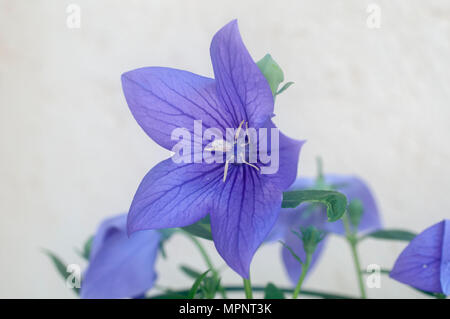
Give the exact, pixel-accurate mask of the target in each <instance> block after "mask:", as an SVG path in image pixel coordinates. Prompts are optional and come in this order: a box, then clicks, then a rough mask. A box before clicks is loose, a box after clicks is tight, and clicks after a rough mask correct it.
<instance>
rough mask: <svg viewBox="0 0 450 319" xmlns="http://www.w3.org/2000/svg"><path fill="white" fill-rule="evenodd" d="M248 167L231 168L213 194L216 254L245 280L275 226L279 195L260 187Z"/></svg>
mask: <svg viewBox="0 0 450 319" xmlns="http://www.w3.org/2000/svg"><path fill="white" fill-rule="evenodd" d="M260 176H261V175H260V174H259V173H258V172H257V171H256V170H255V169H254V168H251V167H247V166H232V167H231V170H229V172H228V177H227V182H226V183H223V186H222V188H221V190H220V191H219V192H218V193H216V197H215V199H214V208H213V210H212V211H211V231H212V235H213V239H214V244H215V246H216V248H217V251H218V252H219V254H220V255H221V256H222V257H223V259H224V260H225V261H226V262H227V264H228V265H229V266H230V267H231V268H232V269H234V270H235V271H236V272H237V273H238V274H239V275H241V276H242V277H244V278H248V276H249V271H250V262H251V260H252V258H253V255H254V254H255V252H256V250H257V249H258V247H259V246H260V244H261V243H262V242H263V240H264V238H265V237H266V236H267V234H268V233H269V232H270V230H271V228H272V226H273V225H274V223H275V221H276V219H277V216H278V212H279V210H280V207H281V200H282V193H281V191H280V190H279V189H278V188H277V187H276V186H274V185H271V184H269V183H266V184H263V182H262V180H261V178H260Z"/></svg>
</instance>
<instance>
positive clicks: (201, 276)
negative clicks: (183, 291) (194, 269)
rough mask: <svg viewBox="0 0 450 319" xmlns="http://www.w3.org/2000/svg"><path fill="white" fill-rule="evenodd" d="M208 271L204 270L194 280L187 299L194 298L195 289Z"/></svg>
mask: <svg viewBox="0 0 450 319" xmlns="http://www.w3.org/2000/svg"><path fill="white" fill-rule="evenodd" d="M209 271H210V269H208V270H207V271H205V272H204V273H203V274H201V275H200V276H199V277H198V278H197V279H196V280H195V281H194V284H193V285H192V287H191V290H189V293H188V296H187V299H194V297H195V295H196V294H197V290H198V288H199V287H200V284H201V283H202V281H203V279H205V277H206V275H207V274H208V273H209Z"/></svg>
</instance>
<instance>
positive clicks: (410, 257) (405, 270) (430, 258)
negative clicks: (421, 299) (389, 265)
mask: <svg viewBox="0 0 450 319" xmlns="http://www.w3.org/2000/svg"><path fill="white" fill-rule="evenodd" d="M390 277H391V278H394V279H395V280H398V281H400V282H402V283H404V284H407V285H410V286H412V287H415V288H417V289H421V290H424V291H429V292H435V293H443V294H445V295H450V220H448V219H445V220H443V221H441V222H439V223H437V224H435V225H433V226H431V227H429V228H427V229H425V230H424V231H423V232H422V233H420V234H419V235H417V237H415V238H414V239H413V240H412V241H411V242H410V243H409V245H408V246H406V248H405V249H404V250H403V251H402V253H401V254H400V256H399V257H398V258H397V261H396V262H395V265H394V268H393V269H392V271H391V273H390Z"/></svg>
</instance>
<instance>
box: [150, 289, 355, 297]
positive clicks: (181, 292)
mask: <svg viewBox="0 0 450 319" xmlns="http://www.w3.org/2000/svg"><path fill="white" fill-rule="evenodd" d="M223 288H224V289H225V290H226V291H228V292H240V291H244V290H245V289H244V287H242V286H224V287H223ZM278 289H280V290H281V291H282V292H284V293H289V294H290V293H293V292H294V290H293V289H292V288H280V287H278ZM252 290H253V291H258V292H264V290H265V287H263V286H252ZM189 291H190V289H182V290H176V291H175V290H167V292H165V293H162V294H158V295H154V296H151V297H149V298H150V299H173V297H175V296H176V297H179V298H186V297H185V296H186V295H187V294H188V293H189ZM300 295H305V296H311V297H320V298H324V299H354V298H355V297H352V296H345V295H336V294H331V293H327V292H322V291H316V290H307V289H303V290H301V291H300Z"/></svg>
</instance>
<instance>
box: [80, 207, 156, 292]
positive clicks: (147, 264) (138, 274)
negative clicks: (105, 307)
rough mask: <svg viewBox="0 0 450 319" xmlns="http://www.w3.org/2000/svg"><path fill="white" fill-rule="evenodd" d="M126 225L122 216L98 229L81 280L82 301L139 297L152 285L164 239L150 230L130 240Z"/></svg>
mask: <svg viewBox="0 0 450 319" xmlns="http://www.w3.org/2000/svg"><path fill="white" fill-rule="evenodd" d="M126 223H127V215H126V214H123V215H119V216H117V217H113V218H109V219H107V220H105V221H104V222H103V223H102V224H101V225H100V227H99V228H98V230H97V233H96V234H95V237H94V240H93V243H92V249H91V253H90V256H89V265H88V268H87V270H86V272H85V274H84V275H83V278H82V279H83V280H82V283H81V298H89V299H100V298H108V299H110V298H131V297H138V296H142V295H144V294H145V292H146V291H148V290H149V289H150V288H151V287H152V286H153V284H154V282H155V279H156V273H155V270H154V265H155V260H156V256H157V253H158V247H159V243H160V239H161V236H160V234H159V232H158V231H152V230H150V231H143V232H139V233H136V234H133V235H132V236H131V237H128V235H127V230H126Z"/></svg>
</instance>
